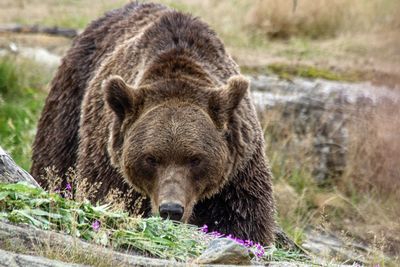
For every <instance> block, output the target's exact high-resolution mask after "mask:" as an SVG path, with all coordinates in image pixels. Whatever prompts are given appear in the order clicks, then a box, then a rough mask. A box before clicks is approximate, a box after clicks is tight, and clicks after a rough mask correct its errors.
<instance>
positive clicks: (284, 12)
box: [247, 0, 400, 38]
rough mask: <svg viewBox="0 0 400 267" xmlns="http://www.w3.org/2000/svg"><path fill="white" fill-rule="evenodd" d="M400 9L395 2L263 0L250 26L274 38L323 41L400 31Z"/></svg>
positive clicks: (252, 11) (250, 16)
mask: <svg viewBox="0 0 400 267" xmlns="http://www.w3.org/2000/svg"><path fill="white" fill-rule="evenodd" d="M296 2H297V4H295V3H296ZM399 10H400V4H399V2H398V1H395V0H384V1H382V0H373V1H365V0H352V1H348V0H319V1H314V0H297V1H294V0H282V1H274V0H260V1H257V3H256V4H255V5H253V6H252V7H251V9H250V10H249V13H248V14H247V25H248V27H249V29H252V30H254V29H258V30H259V31H260V33H262V34H264V35H267V36H270V37H279V38H282V37H283V38H287V37H291V36H296V35H297V36H306V37H311V38H320V37H329V36H335V35H337V34H339V33H344V32H358V31H363V32H365V31H371V30H382V29H383V28H385V29H386V28H398V27H399Z"/></svg>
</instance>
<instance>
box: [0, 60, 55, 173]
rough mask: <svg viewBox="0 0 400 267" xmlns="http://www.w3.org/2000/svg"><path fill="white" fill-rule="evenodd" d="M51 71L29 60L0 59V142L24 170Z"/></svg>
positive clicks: (28, 165)
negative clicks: (44, 89)
mask: <svg viewBox="0 0 400 267" xmlns="http://www.w3.org/2000/svg"><path fill="white" fill-rule="evenodd" d="M50 73H51V71H50V70H48V69H46V68H44V67H39V66H37V65H36V64H34V63H33V62H31V61H27V60H17V59H16V58H14V57H3V58H0V140H1V143H0V145H1V146H2V147H3V148H4V149H5V150H7V151H8V152H9V153H10V154H11V156H12V157H13V158H14V160H15V161H16V163H17V164H18V165H20V166H21V167H23V168H24V169H26V170H28V169H29V167H30V155H31V145H32V141H33V138H34V135H35V129H36V123H37V120H38V118H39V114H40V111H41V110H42V107H43V103H44V99H45V96H46V94H45V92H44V91H43V88H44V86H45V85H46V83H47V82H48V80H49V78H50V75H51V74H50Z"/></svg>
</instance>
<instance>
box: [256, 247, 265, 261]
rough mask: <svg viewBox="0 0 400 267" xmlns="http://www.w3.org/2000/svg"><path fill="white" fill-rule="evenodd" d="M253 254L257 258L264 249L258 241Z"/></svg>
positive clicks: (262, 254) (262, 253)
mask: <svg viewBox="0 0 400 267" xmlns="http://www.w3.org/2000/svg"><path fill="white" fill-rule="evenodd" d="M255 248H256V251H255V255H256V256H257V257H259V258H261V257H262V256H264V253H265V250H264V247H263V246H261V245H260V243H257V244H255Z"/></svg>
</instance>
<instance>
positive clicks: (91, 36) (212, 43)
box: [32, 3, 275, 244]
mask: <svg viewBox="0 0 400 267" xmlns="http://www.w3.org/2000/svg"><path fill="white" fill-rule="evenodd" d="M248 87H249V82H248V81H247V80H246V79H244V78H243V77H242V76H240V75H239V70H238V67H237V65H236V63H235V62H234V61H233V60H232V59H231V57H230V56H229V55H228V54H227V53H226V52H225V49H224V46H223V44H222V43H221V42H220V40H219V39H218V38H217V37H216V35H215V33H214V32H213V31H212V30H210V29H209V28H208V26H207V25H205V24H204V23H202V22H201V21H200V20H198V19H197V18H193V17H191V16H189V15H185V14H182V13H179V12H176V11H173V10H170V9H167V8H166V7H164V6H161V5H156V4H136V3H131V4H128V5H127V6H125V7H124V8H121V9H119V10H116V11H112V12H110V13H108V14H107V15H106V16H105V17H103V18H101V19H99V20H97V21H95V22H93V23H92V24H91V25H90V26H89V27H88V28H87V29H86V30H85V31H84V32H83V33H82V34H81V35H80V36H79V37H78V38H77V39H76V40H75V42H74V44H73V46H72V48H71V49H70V51H69V52H68V54H67V55H66V57H65V58H64V60H63V62H62V64H61V66H60V68H59V70H58V73H57V75H56V77H55V78H54V80H53V83H52V85H51V91H50V94H49V96H48V98H47V101H46V105H45V108H44V111H43V114H42V117H41V119H40V122H39V126H38V133H37V136H36V140H35V144H34V151H33V165H32V174H33V175H35V176H36V177H39V175H41V174H42V173H43V168H44V167H46V166H55V167H56V168H57V169H58V170H60V171H61V172H66V170H67V169H68V167H71V166H73V167H76V168H77V170H78V173H79V175H81V176H82V177H85V178H87V179H89V181H90V182H92V183H94V182H102V185H101V187H100V190H99V193H98V195H97V196H96V198H97V199H101V198H102V197H104V196H105V195H106V194H107V192H109V191H110V190H111V189H112V188H118V189H120V190H122V191H123V192H127V191H128V190H129V188H131V187H133V188H134V189H135V190H136V191H137V192H139V193H141V194H144V195H146V196H147V197H148V198H149V202H148V203H146V205H145V208H146V211H147V214H146V215H149V213H150V209H151V210H152V212H153V213H157V212H158V207H159V206H160V204H162V203H164V202H168V201H174V202H177V203H180V204H181V205H182V206H183V207H184V215H183V218H182V220H183V221H185V222H190V223H193V224H196V225H203V224H207V225H208V226H209V228H210V229H211V230H218V231H221V232H224V233H230V234H233V235H234V236H237V237H240V238H246V239H247V238H248V239H253V240H255V241H258V242H263V243H265V244H269V243H271V242H272V241H273V230H274V227H275V224H274V218H273V217H274V203H273V197H272V185H271V174H270V171H269V169H268V166H267V165H266V162H265V157H264V141H263V133H262V130H261V127H260V125H259V122H258V120H257V118H256V114H255V111H254V107H253V104H252V103H251V100H250V97H249V93H248ZM78 140H79V141H78ZM125 181H126V182H128V183H129V185H127V184H126V182H125ZM40 182H41V183H42V184H44V185H45V184H46V181H45V180H44V179H41V180H40ZM138 196H139V194H136V195H134V196H133V198H132V200H133V201H134V200H135V198H137V197H138Z"/></svg>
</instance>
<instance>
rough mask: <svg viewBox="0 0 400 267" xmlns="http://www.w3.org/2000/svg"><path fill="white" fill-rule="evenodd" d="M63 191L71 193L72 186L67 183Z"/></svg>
mask: <svg viewBox="0 0 400 267" xmlns="http://www.w3.org/2000/svg"><path fill="white" fill-rule="evenodd" d="M65 190H67V191H71V190H72V186H71V184H70V183H67V186H66V187H65Z"/></svg>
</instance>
